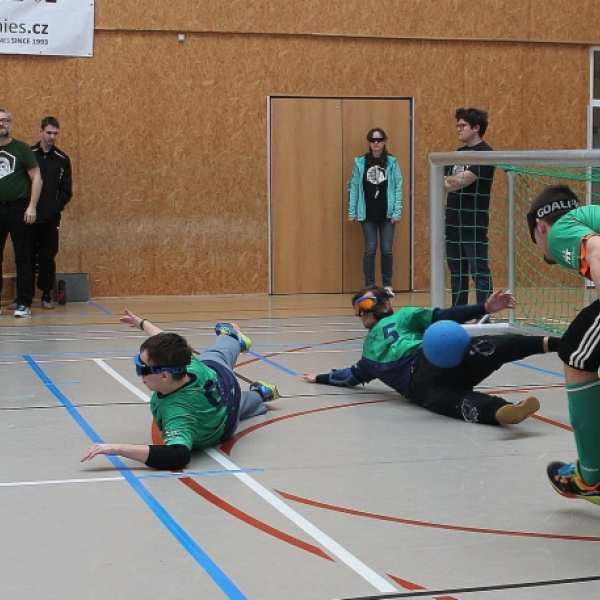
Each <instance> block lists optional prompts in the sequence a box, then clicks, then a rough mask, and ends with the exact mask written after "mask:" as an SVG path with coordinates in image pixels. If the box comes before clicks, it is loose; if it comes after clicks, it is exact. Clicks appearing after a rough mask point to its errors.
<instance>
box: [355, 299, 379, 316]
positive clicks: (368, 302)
mask: <svg viewBox="0 0 600 600" xmlns="http://www.w3.org/2000/svg"><path fill="white" fill-rule="evenodd" d="M376 305H377V298H376V297H375V296H361V297H360V298H358V299H357V300H355V301H354V314H355V315H356V316H357V317H360V316H361V314H362V313H363V312H365V311H372V310H373V307H375V306H376Z"/></svg>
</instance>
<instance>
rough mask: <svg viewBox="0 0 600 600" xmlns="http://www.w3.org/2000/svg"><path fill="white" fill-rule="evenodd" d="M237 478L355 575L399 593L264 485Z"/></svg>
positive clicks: (220, 457) (227, 463)
mask: <svg viewBox="0 0 600 600" xmlns="http://www.w3.org/2000/svg"><path fill="white" fill-rule="evenodd" d="M204 452H206V454H208V455H209V456H211V457H212V458H214V459H215V460H216V461H217V462H218V463H219V464H221V465H222V466H223V467H225V468H226V469H228V470H232V471H233V470H235V471H239V467H237V466H236V465H235V464H234V463H233V462H232V461H231V460H229V458H227V457H226V456H225V455H224V454H222V453H221V452H219V451H218V450H215V449H214V448H208V449H206V450H204ZM235 476H236V477H237V478H238V479H239V480H240V481H242V482H243V483H245V484H246V485H247V486H248V487H249V488H250V489H251V490H252V491H254V492H256V493H257V494H258V495H259V496H260V497H261V498H262V499H263V500H265V501H266V502H268V503H269V504H270V505H271V506H272V507H273V508H275V509H276V510H278V511H279V512H280V513H281V514H282V515H283V516H284V517H287V518H288V519H289V520H290V521H292V523H294V524H296V525H297V526H298V527H299V528H300V529H302V530H303V531H304V532H305V533H307V534H308V535H309V536H310V537H312V538H313V539H314V540H316V541H317V542H318V543H319V544H321V545H322V546H323V547H324V548H326V549H327V550H329V552H331V553H332V554H334V555H335V556H337V557H338V558H339V559H340V560H341V561H342V562H343V563H345V564H346V565H347V566H348V567H350V568H351V569H352V570H353V571H354V572H355V573H357V574H358V575H360V576H361V577H362V578H363V579H365V580H366V581H368V582H369V583H370V584H371V585H373V587H374V588H375V589H377V590H378V591H380V592H396V591H398V590H397V588H395V587H394V586H393V585H391V584H390V583H389V582H388V581H387V580H386V579H384V578H383V577H381V575H379V574H378V573H376V572H375V571H373V569H371V568H370V567H367V565H365V564H364V563H363V562H362V561H360V560H359V559H358V558H356V556H354V555H353V554H351V553H350V552H348V550H346V549H345V548H344V547H342V546H340V544H338V543H337V542H336V541H335V540H333V539H332V538H331V537H329V536H328V535H327V534H326V533H323V532H322V531H321V530H320V529H319V528H318V527H316V526H315V525H313V524H312V523H311V522H310V521H309V520H308V519H305V518H304V517H303V516H302V515H301V514H299V513H297V512H296V511H295V510H294V509H293V508H291V507H289V506H288V505H287V504H286V503H285V502H283V501H282V500H281V499H280V498H279V497H278V496H276V495H275V494H273V492H271V491H269V490H268V489H267V488H265V487H264V486H263V485H261V484H260V483H258V482H257V481H255V480H254V479H252V477H249V476H248V475H246V474H245V473H236V474H235Z"/></svg>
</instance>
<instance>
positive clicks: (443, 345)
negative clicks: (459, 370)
mask: <svg viewBox="0 0 600 600" xmlns="http://www.w3.org/2000/svg"><path fill="white" fill-rule="evenodd" d="M470 345H471V338H470V337H469V334H468V333H467V331H466V329H465V328H464V327H463V326H462V325H460V324H459V323H456V322H455V321H437V322H436V323H432V324H431V325H430V326H429V327H428V328H427V329H426V330H425V335H423V353H424V354H425V357H426V358H427V360H428V361H429V362H430V363H432V364H433V365H435V366H436V367H440V368H441V369H451V368H452V367H456V366H458V365H459V364H460V363H461V361H462V359H463V358H464V357H465V354H466V353H467V350H468V349H469V346H470Z"/></svg>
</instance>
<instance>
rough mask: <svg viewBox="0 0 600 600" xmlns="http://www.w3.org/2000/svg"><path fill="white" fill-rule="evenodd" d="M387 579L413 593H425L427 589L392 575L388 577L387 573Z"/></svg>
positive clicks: (448, 599) (451, 598)
mask: <svg viewBox="0 0 600 600" xmlns="http://www.w3.org/2000/svg"><path fill="white" fill-rule="evenodd" d="M388 577H389V578H390V579H392V580H394V581H395V582H396V583H397V584H398V585H400V586H401V587H403V588H404V589H405V590H410V591H411V592H415V591H418V590H423V591H425V590H426V589H427V588H424V587H423V586H422V585H417V584H416V583H413V582H412V581H407V580H406V579H401V578H400V577H395V576H394V575H390V574H389V573H388ZM434 600H457V599H456V598H455V597H454V596H435V598H434Z"/></svg>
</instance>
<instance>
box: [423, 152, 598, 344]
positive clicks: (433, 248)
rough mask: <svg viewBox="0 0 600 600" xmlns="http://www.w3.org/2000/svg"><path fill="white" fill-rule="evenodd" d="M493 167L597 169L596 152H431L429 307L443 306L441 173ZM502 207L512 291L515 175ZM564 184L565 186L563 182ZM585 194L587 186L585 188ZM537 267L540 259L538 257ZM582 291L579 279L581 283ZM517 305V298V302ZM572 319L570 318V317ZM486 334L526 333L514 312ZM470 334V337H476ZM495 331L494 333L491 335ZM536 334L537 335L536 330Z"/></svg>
mask: <svg viewBox="0 0 600 600" xmlns="http://www.w3.org/2000/svg"><path fill="white" fill-rule="evenodd" d="M464 164H468V165H495V166H497V167H499V166H503V165H504V166H515V167H517V166H527V167H532V166H540V167H580V168H581V167H583V168H590V171H591V168H593V167H600V150H527V151H492V152H469V151H461V152H434V153H431V154H430V155H429V193H430V201H429V209H430V215H429V224H430V228H429V234H430V304H431V306H436V307H440V308H445V307H446V305H447V289H446V281H447V279H446V251H445V237H446V234H445V198H446V190H445V188H444V169H445V167H446V166H451V165H464ZM506 174H507V184H506V194H507V198H506V203H507V204H506V206H507V214H506V217H507V221H506V230H507V240H506V244H507V261H508V262H507V266H506V269H507V281H508V286H507V287H508V289H511V290H513V291H514V290H515V235H516V233H515V226H516V222H515V218H521V217H520V216H519V217H516V215H515V174H514V172H512V171H510V170H507V172H506ZM567 183H568V182H567ZM587 189H588V190H589V184H588V188H587ZM587 196H588V197H587V198H581V200H582V202H584V201H585V202H589V194H587ZM539 260H540V263H542V258H541V257H539ZM581 281H582V283H581V285H582V287H584V283H583V281H584V280H583V279H581ZM517 301H518V298H517ZM573 316H574V315H573ZM481 327H484V328H485V332H486V333H500V332H502V331H506V330H507V328H514V327H516V328H519V329H523V328H525V329H528V328H529V327H528V326H527V325H524V324H523V323H519V322H518V320H517V319H516V317H515V311H514V310H510V311H509V318H508V321H507V322H505V323H498V324H487V325H482V326H481ZM476 329H477V331H473V330H470V331H469V332H470V333H471V334H478V333H480V331H479V330H480V327H479V326H476ZM493 330H495V331H493ZM536 331H539V330H538V329H536Z"/></svg>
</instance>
